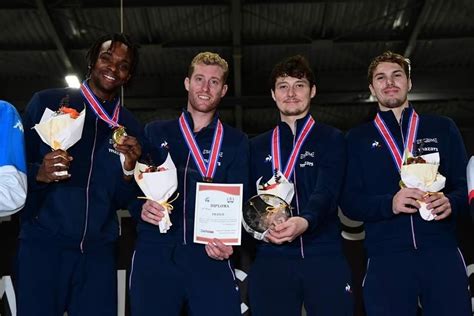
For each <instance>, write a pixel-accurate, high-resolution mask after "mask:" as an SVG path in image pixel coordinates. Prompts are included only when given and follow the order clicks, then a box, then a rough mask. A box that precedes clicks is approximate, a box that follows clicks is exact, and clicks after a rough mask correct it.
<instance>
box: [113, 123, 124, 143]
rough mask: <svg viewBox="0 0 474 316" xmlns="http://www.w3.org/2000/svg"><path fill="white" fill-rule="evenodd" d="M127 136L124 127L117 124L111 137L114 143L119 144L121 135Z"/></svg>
mask: <svg viewBox="0 0 474 316" xmlns="http://www.w3.org/2000/svg"><path fill="white" fill-rule="evenodd" d="M123 136H127V132H126V131H125V127H123V126H119V127H117V128H116V129H115V130H114V132H113V133H112V139H113V141H114V143H116V144H121V143H122V137H123Z"/></svg>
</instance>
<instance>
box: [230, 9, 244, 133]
mask: <svg viewBox="0 0 474 316" xmlns="http://www.w3.org/2000/svg"><path fill="white" fill-rule="evenodd" d="M231 1H232V4H231V23H232V25H231V29H232V60H233V74H234V95H235V97H237V98H240V97H241V96H242V1H241V0H231ZM242 117H243V116H242V105H241V104H240V103H236V104H235V125H236V127H237V128H240V129H241V128H242V123H243V118H242Z"/></svg>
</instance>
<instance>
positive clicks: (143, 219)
mask: <svg viewBox="0 0 474 316" xmlns="http://www.w3.org/2000/svg"><path fill="white" fill-rule="evenodd" d="M228 72H229V68H228V65H227V62H226V61H225V60H224V59H223V58H221V57H220V56H219V55H217V54H214V53H210V52H203V53H200V54H198V55H196V56H195V57H194V59H193V60H192V62H191V64H190V66H189V70H188V76H187V77H186V78H185V80H184V86H185V88H186V90H187V91H188V103H187V106H186V109H185V110H183V112H182V114H181V116H180V117H179V118H178V119H174V120H170V121H155V122H152V123H150V124H148V125H147V126H146V127H145V134H146V136H147V138H148V141H149V142H150V143H151V145H152V146H153V151H154V152H157V151H159V150H161V151H163V152H164V154H163V155H162V158H164V157H165V156H166V155H167V154H168V153H169V154H170V156H171V158H172V160H173V162H174V165H175V166H176V169H177V175H178V189H177V192H178V193H179V196H178V198H177V199H176V200H175V201H174V202H172V206H173V209H172V210H171V212H170V214H169V217H170V220H171V226H170V227H169V230H168V231H167V232H166V233H160V230H159V227H158V224H159V222H160V221H161V220H162V219H163V218H164V212H165V211H167V210H165V209H164V207H163V206H162V205H161V204H159V203H157V202H155V201H152V200H147V201H146V202H145V203H144V204H143V205H141V204H139V205H136V207H135V208H132V215H133V216H134V217H135V219H137V220H138V228H137V229H138V239H137V243H136V249H135V254H134V258H133V263H132V272H131V277H130V295H131V308H132V315H133V316H140V315H143V316H148V315H154V314H159V315H168V316H178V315H180V311H181V310H182V308H183V306H185V305H186V306H187V309H188V312H189V313H190V314H192V315H208V316H220V315H226V316H227V315H229V316H232V315H235V316H237V315H240V295H239V289H238V287H237V281H236V279H235V275H234V272H233V267H232V264H231V262H230V259H229V257H230V256H231V255H232V253H233V249H232V246H230V245H226V244H225V243H224V242H222V241H221V240H218V239H215V238H214V239H212V238H211V239H209V240H208V241H202V242H204V243H205V245H204V244H198V243H194V242H193V240H195V239H196V236H197V237H199V234H200V233H201V231H200V232H195V231H194V227H202V226H200V225H201V224H202V223H203V221H207V222H209V221H211V222H214V223H217V222H219V223H221V222H228V221H232V220H233V219H234V220H235V212H236V210H237V209H236V208H235V203H237V202H238V201H239V199H240V201H241V200H242V198H243V197H242V189H241V188H240V192H239V189H238V187H239V185H240V187H241V186H242V184H243V185H246V184H247V183H246V182H247V174H248V140H247V137H246V136H245V135H244V134H243V133H242V132H240V131H238V130H236V129H234V128H232V127H230V126H228V125H227V124H224V123H222V122H221V120H220V119H219V117H218V115H217V113H216V110H217V106H218V105H219V103H220V100H221V98H222V97H224V95H225V94H226V92H227V84H226V79H227V75H228ZM156 156H160V155H156ZM153 159H156V158H153ZM157 162H158V161H155V163H157ZM226 184H239V185H238V186H230V187H229V188H230V189H229V190H228V189H227V187H226ZM168 209H170V208H169V207H168ZM206 209H208V210H210V214H211V216H212V215H214V216H216V217H222V220H218V219H216V218H215V217H206V218H204V217H203V216H205V214H204V213H202V212H200V213H199V214H198V215H196V214H195V212H196V211H197V210H199V211H202V210H204V211H205V210H206ZM229 211H232V213H228V212H229ZM237 211H238V213H239V215H240V213H241V209H240V208H239V209H238V210H237ZM212 213H214V214H212ZM232 215H233V216H232ZM239 218H240V217H239ZM195 221H196V223H195ZM198 222H199V223H198ZM195 225H196V226H195ZM211 227H212V226H211ZM214 228H216V229H222V227H214ZM238 228H239V229H240V222H239V223H238ZM204 230H206V231H207V232H211V231H213V230H214V229H211V228H209V227H208V228H207V229H202V231H203V232H204ZM237 233H239V235H240V230H239V231H238V232H237V231H235V232H234V235H235V234H237ZM201 237H202V236H201ZM239 237H240V236H239ZM201 240H206V239H205V238H204V239H203V238H201ZM185 303H186V304H185Z"/></svg>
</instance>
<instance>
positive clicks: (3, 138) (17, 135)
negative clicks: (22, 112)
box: [0, 101, 27, 216]
mask: <svg viewBox="0 0 474 316" xmlns="http://www.w3.org/2000/svg"><path fill="white" fill-rule="evenodd" d="M0 109H1V111H2V113H1V117H2V122H1V125H0V130H1V134H0V148H3V151H2V152H0V179H1V181H0V216H9V215H12V214H14V213H16V212H18V211H19V210H20V209H21V208H22V207H23V206H24V205H25V200H26V191H27V180H26V161H25V143H24V137H23V126H22V124H21V119H20V116H19V115H18V112H17V111H16V109H15V107H13V105H11V104H9V103H7V102H4V101H0Z"/></svg>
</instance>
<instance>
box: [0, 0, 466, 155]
mask: <svg viewBox="0 0 474 316" xmlns="http://www.w3.org/2000/svg"><path fill="white" fill-rule="evenodd" d="M123 6H124V9H123V15H124V20H123V24H124V30H125V32H126V33H129V34H131V35H132V36H133V38H134V39H135V40H136V41H138V42H139V43H140V45H141V49H140V58H141V61H140V65H139V69H138V73H137V74H136V76H135V78H134V79H133V82H132V84H131V86H130V87H128V88H127V89H126V90H125V96H126V97H125V105H126V106H127V107H128V108H129V109H131V110H132V111H133V112H135V114H136V115H137V116H138V117H139V118H140V119H141V120H142V121H143V122H148V121H150V120H152V119H156V118H158V119H164V118H170V117H176V116H177V114H178V112H179V111H180V109H181V108H182V107H183V106H184V105H185V102H186V93H185V90H184V86H183V80H184V77H185V75H186V72H187V67H188V64H189V62H190V61H191V59H192V57H193V56H194V55H195V54H196V53H198V52H200V51H203V50H211V51H214V52H217V53H219V54H221V55H222V56H223V57H224V58H225V59H226V60H227V61H228V62H229V64H230V66H231V75H230V76H229V88H230V89H229V92H228V94H227V96H226V97H225V98H224V101H223V105H222V109H221V116H222V117H223V119H224V120H226V121H228V122H229V123H231V124H233V125H236V126H238V127H241V128H242V129H243V130H244V131H246V132H248V133H249V134H250V135H253V134H255V133H259V132H262V131H263V130H266V129H268V128H271V126H272V125H273V124H274V123H275V121H276V119H277V113H276V111H275V110H274V103H273V100H272V99H271V97H270V93H269V87H268V85H267V80H268V76H269V74H270V71H271V69H272V67H273V65H274V64H275V63H276V62H277V61H279V60H280V59H282V58H284V57H287V56H289V55H292V54H297V53H299V54H303V55H305V56H306V57H307V58H308V59H309V61H310V63H311V64H312V66H313V67H314V70H315V72H316V76H317V88H318V95H317V96H316V98H315V99H314V105H313V112H314V114H315V115H316V117H317V119H320V120H321V121H325V122H327V123H329V124H333V125H335V126H337V127H339V128H341V129H344V130H346V129H348V128H350V127H352V126H354V125H356V124H358V123H360V122H361V121H363V120H366V119H368V118H370V117H371V115H372V114H371V113H373V109H374V106H373V103H372V102H370V100H369V91H368V88H367V80H366V71H367V66H368V64H369V62H370V60H371V59H372V58H373V57H374V56H376V55H379V54H380V53H382V52H383V51H385V50H387V49H390V50H392V51H396V52H399V53H403V54H405V55H407V56H409V57H410V59H411V60H412V65H413V70H412V80H413V90H412V93H411V95H410V99H411V100H412V101H413V102H414V103H415V104H416V105H417V107H418V108H419V109H420V112H431V113H432V112H434V113H439V114H444V115H448V116H451V117H453V118H454V120H455V121H456V122H457V123H458V125H459V126H460V128H461V131H462V132H463V135H464V137H465V140H466V143H467V145H468V148H470V151H471V152H474V88H473V87H474V79H473V76H472V73H474V19H472V16H474V1H472V0H457V1H442V0H399V1H389V0H360V1H355V0H335V1H321V0H316V1H304V0H299V1H298V0H296V1H290V0H287V1H283V0H273V1H265V0H227V1H224V0H221V1H218V0H217V1H206V0H202V1H192V0H183V1H179V0H176V1H155V0H135V1H134V0H123ZM0 25H1V27H0V67H1V69H2V71H1V72H0V80H1V81H2V85H0V98H2V99H6V100H8V101H10V102H12V103H14V104H15V105H16V106H17V107H18V108H19V109H20V110H22V109H23V108H24V106H25V105H26V104H27V102H28V100H29V99H30V98H31V96H32V94H33V93H34V92H35V91H37V90H41V89H45V88H52V87H61V86H65V84H66V83H65V81H64V76H65V75H66V74H68V73H71V72H75V73H77V74H79V76H83V75H84V73H85V70H86V65H85V52H86V51H87V48H88V47H89V45H90V44H91V43H92V42H93V40H94V39H95V38H97V37H99V36H100V35H103V34H104V33H106V32H117V31H119V30H120V1H119V0H114V1H111V0H82V1H81V0H55V1H46V0H2V1H1V2H0Z"/></svg>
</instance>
